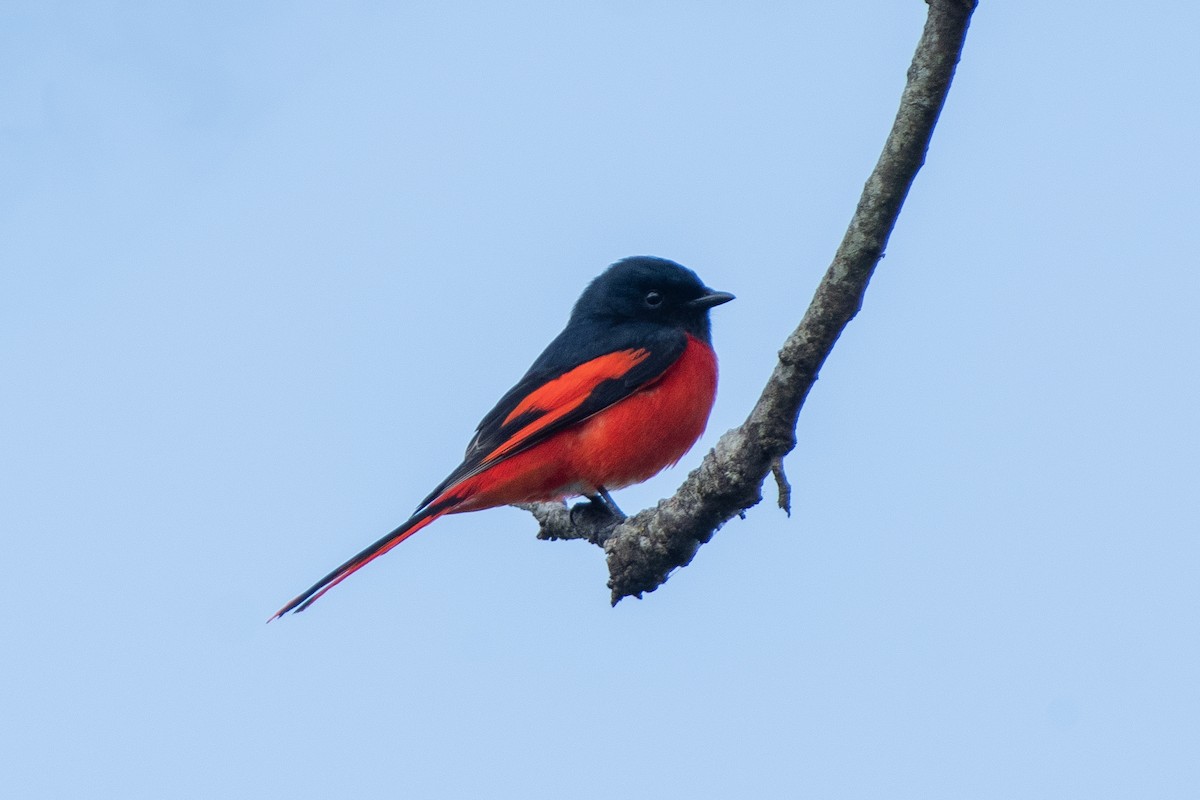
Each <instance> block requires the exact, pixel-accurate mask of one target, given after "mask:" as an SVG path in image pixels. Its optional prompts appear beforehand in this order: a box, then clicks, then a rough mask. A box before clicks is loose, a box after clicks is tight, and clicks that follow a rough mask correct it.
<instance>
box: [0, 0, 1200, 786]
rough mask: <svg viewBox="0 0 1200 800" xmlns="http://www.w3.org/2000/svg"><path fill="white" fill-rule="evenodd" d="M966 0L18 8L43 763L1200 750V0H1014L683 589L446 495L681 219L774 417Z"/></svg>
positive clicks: (2, 105) (213, 776)
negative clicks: (418, 507) (460, 507)
mask: <svg viewBox="0 0 1200 800" xmlns="http://www.w3.org/2000/svg"><path fill="white" fill-rule="evenodd" d="M924 17H925V6H924V4H923V3H921V2H919V1H918V0H886V2H874V3H866V4H862V3H857V4H839V3H829V2H821V3H817V2H788V3H784V2H778V3H732V2H729V3H680V2H672V3H666V2H637V3H632V2H616V3H607V2H606V3H536V4H535V3H521V2H516V3H486V4H485V3H453V2H443V3H432V2H430V3H394V4H393V3H368V2H348V3H340V4H314V3H263V4H259V3H244V2H238V3H232V2H229V3H226V2H221V3H217V2H213V3H194V4H182V3H148V2H142V3H134V2H91V3H69V2H45V1H44V0H38V2H22V1H21V0H9V1H8V2H5V3H4V4H3V6H2V8H0V419H2V424H0V532H2V534H3V539H2V543H3V550H2V562H0V563H2V564H3V570H4V574H5V576H6V588H7V592H6V601H5V602H4V604H3V607H2V610H0V639H2V641H3V643H4V656H3V658H2V659H0V718H2V720H3V721H2V722H0V780H2V781H3V783H4V785H5V787H6V790H5V793H11V796H12V797H20V798H124V799H130V798H164V797H189V798H192V797H194V798H273V797H280V798H283V797H286V798H319V797H321V798H323V797H352V796H363V797H412V798H435V799H436V798H468V797H470V798H477V797H480V798H482V797H486V798H522V799H523V800H536V799H537V798H572V800H574V799H576V798H578V799H579V800H591V798H614V797H630V798H632V797H656V798H693V799H694V798H730V797H752V798H758V797H764V798H776V797H779V798H790V797H827V798H881V797H887V798H1015V797H1020V798H1056V799H1057V798H1128V797H1153V798H1195V797H1197V796H1200V758H1197V753H1198V752H1200V722H1198V720H1200V466H1198V464H1200V456H1198V454H1200V426H1198V424H1197V421H1196V409H1197V406H1198V405H1200V377H1198V374H1197V356H1196V352H1197V346H1198V345H1200V315H1198V313H1197V303H1198V302H1200V271H1198V270H1197V262H1198V256H1197V249H1198V246H1197V243H1196V231H1197V220H1200V194H1198V193H1197V188H1196V187H1197V185H1198V184H1200V159H1198V156H1197V141H1200V115H1198V112H1197V109H1200V49H1198V48H1197V46H1196V42H1195V32H1196V30H1197V29H1198V28H1200V7H1198V6H1196V5H1195V4H1188V3H1183V4H1179V3H1177V4H1174V5H1170V6H1169V7H1168V6H1161V5H1154V6H1147V7H1144V8H1143V7H1139V6H1136V5H1130V4H1128V3H1116V2H1098V3H1090V4H1088V5H1087V8H1086V9H1081V8H1080V7H1078V6H1073V5H1072V4H1066V3H1061V4H1056V3H1050V4H1047V3H1034V2H1021V1H1020V0H1008V1H1007V2H998V1H996V0H990V1H989V0H985V2H984V3H983V5H982V8H981V9H980V10H979V11H978V13H977V14H976V18H975V21H974V25H973V28H972V31H971V34H970V36H969V38H968V41H967V48H966V53H965V58H964V61H963V63H962V65H961V66H960V68H959V72H958V77H957V79H956V81H955V85H954V88H953V90H952V92H951V96H950V101H949V104H948V105H947V108H946V110H945V113H944V114H943V116H942V120H941V123H940V126H939V128H938V130H937V132H936V135H935V137H934V144H933V148H932V150H931V152H930V154H929V158H928V163H927V165H926V167H925V169H924V170H923V171H922V172H921V174H920V175H919V176H918V179H917V183H916V186H915V189H914V191H913V192H912V194H911V196H910V197H909V201H908V204H907V206H906V207H905V209H904V212H903V214H902V216H901V219H900V222H899V225H898V227H897V229H896V232H895V235H894V236H893V237H892V240H891V244H890V247H889V249H888V252H887V257H886V259H884V261H883V262H882V264H881V265H880V269H879V272H878V274H877V276H876V279H875V281H874V282H873V283H872V285H871V288H870V291H869V292H868V295H867V299H866V304H865V307H864V309H863V311H862V313H861V314H860V315H859V318H858V319H856V320H855V321H854V322H853V323H852V325H851V327H850V328H849V330H848V331H847V332H846V334H845V335H844V336H843V337H842V340H841V341H840V342H839V343H838V346H837V348H836V349H835V350H834V353H833V356H832V358H831V360H830V362H829V363H828V364H827V366H826V368H825V370H824V371H823V372H822V375H821V380H820V381H819V383H818V384H817V386H816V387H815V389H814V391H813V393H812V395H811V398H810V400H809V403H808V405H807V407H806V408H805V410H804V412H803V414H802V416H801V420H800V426H799V431H798V436H799V446H798V447H797V448H796V450H795V452H794V453H793V454H792V455H791V456H790V457H789V458H788V461H787V465H788V469H789V473H790V476H791V479H792V481H793V483H794V486H795V495H794V511H793V515H792V517H791V518H790V519H788V518H787V517H785V516H784V515H783V514H782V512H780V511H779V510H778V509H776V508H774V506H773V502H771V500H772V498H771V496H770V495H768V501H767V502H764V503H763V504H761V505H760V506H759V507H757V508H755V509H753V510H752V511H751V512H750V513H749V514H748V515H747V518H746V520H745V521H738V520H735V521H733V522H732V523H731V524H729V525H728V526H726V527H725V528H724V529H723V530H722V531H721V532H720V533H719V534H718V535H717V537H716V538H715V539H714V541H713V542H712V543H711V544H710V545H708V546H706V547H704V548H703V549H702V550H701V551H700V553H699V555H698V557H697V558H696V560H695V562H694V563H693V564H692V565H691V566H690V567H688V568H687V569H684V570H681V571H678V572H676V573H675V574H674V575H673V577H672V578H671V580H670V581H669V582H668V583H667V584H666V585H665V586H664V587H663V588H662V589H660V590H659V591H658V592H655V593H654V594H652V595H649V596H647V598H646V599H644V600H642V601H626V602H623V603H621V604H620V605H619V606H618V607H617V608H615V609H612V608H609V605H608V593H607V590H606V588H605V585H604V582H605V578H606V572H605V568H604V563H603V558H602V554H601V553H600V551H598V550H596V549H595V548H592V547H589V546H587V545H584V544H581V543H578V542H571V543H545V542H539V541H537V540H536V539H535V538H534V531H535V525H534V524H533V522H532V519H531V518H530V517H528V516H527V515H525V514H523V513H521V512H518V511H515V510H511V509H502V510H495V511H489V512H484V513H479V514H472V515H464V516H460V517H454V518H449V519H445V520H442V521H439V522H438V523H437V524H435V525H434V526H432V527H431V528H429V529H428V530H426V531H424V532H422V533H421V534H420V535H418V536H417V537H415V538H414V539H412V540H410V541H409V542H407V543H405V544H404V545H403V546H402V547H401V548H399V549H397V550H395V551H393V552H392V553H390V554H389V555H388V556H387V557H385V558H383V559H381V560H380V561H377V562H375V563H374V564H372V565H371V566H370V567H369V568H367V569H365V570H363V571H362V572H361V573H359V574H357V575H355V576H354V578H352V579H351V580H349V581H347V582H346V583H344V584H342V585H341V586H339V587H338V588H337V589H336V590H334V591H333V592H331V593H330V594H329V595H327V596H326V597H325V598H324V599H323V600H322V601H321V602H320V603H319V604H317V605H316V606H314V607H313V609H312V610H311V611H309V612H307V613H305V614H302V615H300V616H297V617H291V618H288V619H285V620H283V621H282V622H279V623H274V624H272V625H265V624H264V621H265V620H266V618H267V617H268V616H269V615H270V614H271V613H272V612H273V611H275V609H277V608H278V607H279V606H280V605H281V604H282V603H283V602H284V601H286V600H287V599H289V598H291V597H292V596H293V595H295V594H296V593H297V592H299V591H300V590H302V589H304V588H305V587H307V586H308V585H309V584H310V583H311V582H312V581H313V580H315V579H316V578H318V577H320V576H321V575H323V574H324V573H325V572H326V571H327V570H328V569H330V568H332V567H333V566H335V565H336V564H338V563H340V562H341V561H342V560H343V559H344V558H346V557H348V556H349V555H351V554H353V553H354V552H356V551H357V550H358V549H359V548H360V547H362V546H364V545H365V544H367V543H368V542H370V541H373V540H374V539H375V538H377V537H378V536H379V535H381V534H382V533H384V532H386V531H387V530H389V529H391V528H392V527H393V526H394V525H396V524H398V523H399V522H400V521H401V520H403V519H404V517H405V516H406V515H407V513H408V512H409V511H410V510H411V509H412V507H413V506H414V505H415V504H416V503H417V502H418V501H419V500H420V499H421V498H422V497H424V495H425V493H426V492H427V491H428V490H429V489H430V488H432V486H433V485H435V484H436V483H437V482H438V481H439V480H440V479H441V478H442V477H443V476H444V475H445V474H446V473H447V472H448V471H449V470H450V469H451V468H452V467H453V466H454V465H455V464H456V463H457V461H458V459H459V457H460V455H461V453H462V449H463V447H464V446H465V445H466V442H467V440H468V439H469V437H470V434H471V431H472V429H473V427H474V425H475V423H476V422H477V421H478V419H479V418H480V416H482V414H483V413H484V412H486V411H487V410H488V408H490V406H491V405H492V403H493V402H494V401H495V400H496V399H497V398H498V397H499V396H500V394H501V393H503V392H504V391H505V390H506V389H507V388H508V387H509V386H510V385H511V383H512V382H513V381H514V380H515V379H516V378H517V377H518V376H519V375H520V374H521V373H522V372H523V371H524V369H525V367H526V366H527V365H528V364H529V362H530V361H531V360H532V359H533V358H534V357H535V356H536V355H537V353H538V352H539V351H540V350H541V348H542V346H543V345H544V344H545V343H546V342H548V341H549V340H550V338H551V337H552V336H553V335H554V334H556V333H557V332H558V330H559V329H560V327H561V325H562V323H563V322H564V321H565V318H566V314H567V311H568V309H569V306H570V304H571V303H572V302H573V301H574V299H575V297H576V296H577V295H578V293H579V291H580V290H581V289H582V287H583V286H584V284H585V283H586V282H587V281H588V280H589V279H590V278H591V277H593V276H594V275H595V274H596V273H598V272H599V271H600V270H601V269H602V268H603V267H604V266H605V265H606V264H608V263H609V262H611V261H614V260H616V259H618V258H620V257H623V256H627V255H631V254H641V253H648V254H655V255H661V256H665V257H669V258H673V259H675V260H678V261H680V262H682V263H684V264H686V265H688V266H690V267H692V268H694V269H695V270H697V271H698V272H699V273H700V275H701V276H702V277H703V278H704V279H705V280H706V281H707V282H708V283H709V284H710V285H711V286H714V287H717V288H719V289H725V290H728V291H731V292H734V293H735V294H737V296H738V299H737V301H736V302H734V303H731V304H729V305H726V306H722V307H720V308H718V309H716V310H715V311H714V314H713V317H714V333H715V340H716V345H717V349H718V352H719V354H720V358H721V364H722V383H721V389H720V394H719V398H718V401H717V405H716V408H715V410H714V412H713V417H712V421H711V423H710V426H709V431H708V433H707V434H706V435H705V437H704V438H703V439H702V441H701V444H700V445H698V446H697V448H696V449H695V450H694V451H693V452H692V453H690V454H689V455H688V456H686V457H685V458H684V460H683V462H682V464H681V465H680V467H679V468H678V469H676V470H674V471H672V472H668V473H665V474H663V475H662V476H660V477H658V478H657V479H655V480H653V481H651V482H650V483H649V484H646V485H644V486H641V487H637V488H634V489H629V490H626V491H624V492H621V493H619V495H618V498H617V499H618V501H619V502H620V503H621V504H622V505H623V506H624V507H625V508H626V509H627V510H632V509H636V508H639V507H644V506H645V505H648V504H650V503H652V502H654V501H655V499H657V498H658V497H661V496H664V495H665V494H668V493H670V492H671V491H673V489H674V487H675V486H676V485H677V484H678V482H679V481H680V480H681V479H682V477H683V475H684V474H685V470H686V469H690V468H691V467H694V466H695V465H696V464H697V463H698V462H699V459H700V458H701V456H702V454H703V452H704V451H705V450H706V449H707V448H708V447H710V446H711V445H712V443H713V442H714V441H715V440H716V437H717V436H718V435H719V434H720V433H721V432H722V431H724V430H727V429H728V428H730V427H732V426H734V425H736V424H737V423H739V422H740V421H741V420H742V419H743V418H744V416H745V414H746V413H747V411H748V410H749V408H750V406H751V405H752V403H753V401H754V398H755V397H756V396H757V394H758V392H759V391H760V388H761V386H762V384H763V382H764V381H765V379H766V376H767V375H768V373H769V371H770V368H771V364H772V361H773V359H774V354H775V351H776V349H777V348H778V346H779V344H780V343H781V342H782V340H783V338H784V337H785V336H786V334H787V333H788V332H789V331H790V330H791V329H792V328H793V327H794V325H795V324H796V322H797V321H798V320H799V318H800V315H801V313H802V312H803V309H804V307H805V305H806V304H807V302H808V299H809V297H810V296H811V294H812V291H813V288H814V287H815V286H816V283H817V280H818V278H819V276H820V275H821V273H822V272H823V271H824V269H825V267H826V266H827V264H828V263H829V260H830V257H831V255H832V253H833V250H834V247H835V246H836V244H837V242H838V240H839V239H840V237H841V235H842V232H843V230H844V228H845V225H846V222H847V221H848V220H849V217H850V214H851V212H852V211H853V208H854V204H855V201H856V199H857V196H858V192H859V190H860V188H861V187H862V184H863V181H864V180H865V178H866V176H867V173H868V171H869V169H870V167H871V165H872V164H873V163H874V161H875V159H876V157H877V155H878V152H879V149H880V146H881V144H882V142H883V138H884V135H885V134H886V132H887V129H888V126H889V125H890V122H891V119H892V116H893V114H894V112H895V107H896V101H897V99H898V97H899V93H900V89H901V87H902V85H903V79H904V73H905V70H906V69H907V66H908V63H909V58H910V56H911V54H912V50H913V48H914V46H915V44H916V41H917V38H918V35H919V32H920V29H921V26H922V23H923V21H924Z"/></svg>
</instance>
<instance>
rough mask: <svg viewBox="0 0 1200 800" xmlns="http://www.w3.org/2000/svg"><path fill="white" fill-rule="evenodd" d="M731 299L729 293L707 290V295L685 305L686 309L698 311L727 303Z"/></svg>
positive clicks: (731, 296)
mask: <svg viewBox="0 0 1200 800" xmlns="http://www.w3.org/2000/svg"><path fill="white" fill-rule="evenodd" d="M732 299H733V295H731V294H730V293H729V292H714V291H713V290H712V289H709V290H708V294H704V295H701V296H699V297H697V298H696V299H695V300H692V301H691V302H689V303H688V304H687V307H688V308H693V309H696V310H697V311H700V310H705V309H709V308H712V307H713V306H719V305H721V304H722V303H728V302H729V301H730V300H732Z"/></svg>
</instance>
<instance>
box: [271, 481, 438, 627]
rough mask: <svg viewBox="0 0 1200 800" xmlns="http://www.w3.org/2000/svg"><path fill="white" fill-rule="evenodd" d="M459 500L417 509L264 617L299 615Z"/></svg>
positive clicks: (273, 619) (277, 617) (275, 617)
mask: <svg viewBox="0 0 1200 800" xmlns="http://www.w3.org/2000/svg"><path fill="white" fill-rule="evenodd" d="M460 499H461V498H458V497H450V498H445V499H441V498H439V502H435V503H432V504H430V505H428V506H426V507H425V508H423V509H421V511H419V512H417V513H416V514H413V515H412V516H411V517H410V518H409V519H408V521H407V522H405V523H404V524H403V525H401V526H400V527H399V528H396V530H394V531H392V532H391V533H389V534H388V535H387V536H384V537H383V538H382V539H380V540H379V541H377V542H375V543H374V544H372V545H371V546H370V547H367V548H366V549H365V550H363V551H362V552H361V553H359V554H358V555H356V556H354V558H352V559H350V560H349V561H347V562H346V563H345V564H342V565H341V566H340V567H338V568H337V569H335V570H334V571H333V572H331V573H329V574H328V575H326V576H325V577H324V578H321V580H319V581H317V582H316V583H314V584H313V585H312V586H311V587H309V589H308V591H306V592H304V593H303V594H301V595H298V596H296V597H295V598H293V599H292V600H291V602H289V603H288V604H287V605H286V606H284V607H283V608H281V609H279V610H278V611H276V612H275V615H274V616H272V617H271V618H270V619H269V620H267V622H274V621H275V620H277V619H279V618H280V617H282V616H283V615H284V614H287V613H288V612H290V611H295V612H296V613H297V614H299V613H300V612H301V611H303V610H304V609H306V608H308V607H309V606H311V605H312V604H313V603H315V602H317V601H318V600H320V599H321V596H322V595H323V594H325V593H326V592H328V591H329V590H330V589H332V588H333V587H335V586H337V585H338V584H339V583H341V582H342V581H344V580H346V578H349V577H350V576H351V575H353V574H354V573H355V572H358V571H359V570H360V569H362V568H363V567H365V566H366V565H367V564H370V563H371V562H372V561H374V560H375V559H377V558H379V557H380V556H381V555H383V554H384V553H386V552H387V551H388V550H391V549H392V548H393V547H395V546H396V545H398V544H400V543H401V542H403V541H404V540H405V539H407V538H408V537H410V536H412V535H413V534H414V533H416V532H417V531H419V530H421V529H422V528H424V527H425V526H426V525H428V524H429V523H431V522H433V521H434V520H435V519H437V518H438V517H440V516H442V515H443V514H446V513H449V512H450V511H452V510H453V509H454V506H455V505H457V504H458V503H459V501H460Z"/></svg>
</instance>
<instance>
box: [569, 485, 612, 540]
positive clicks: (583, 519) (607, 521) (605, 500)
mask: <svg viewBox="0 0 1200 800" xmlns="http://www.w3.org/2000/svg"><path fill="white" fill-rule="evenodd" d="M570 519H571V524H572V525H573V526H575V528H577V529H580V530H581V531H583V532H585V533H586V534H587V539H588V541H590V542H592V543H593V544H598V545H600V546H601V547H603V546H604V541H605V540H606V539H608V537H609V535H610V534H611V533H612V532H613V529H614V528H616V527H617V526H618V525H620V524H621V523H622V522H624V521H625V513H624V512H623V511H621V509H620V508H618V507H617V504H616V503H614V502H613V499H612V497H611V496H609V494H608V492H607V491H606V490H605V489H603V488H601V489H600V491H599V492H598V493H597V494H592V495H587V500H585V501H583V502H581V503H576V504H575V505H573V506H571V514H570Z"/></svg>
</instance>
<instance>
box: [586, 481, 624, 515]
mask: <svg viewBox="0 0 1200 800" xmlns="http://www.w3.org/2000/svg"><path fill="white" fill-rule="evenodd" d="M597 496H598V497H599V499H598V500H597ZM588 500H591V501H592V502H593V503H595V502H600V503H603V504H604V506H605V508H607V509H608V511H609V513H610V514H612V515H613V516H614V517H616V518H617V519H619V520H621V521H622V522H624V521H625V512H624V511H622V510H621V509H620V508H618V507H617V504H616V502H615V501H614V500H613V499H612V495H611V494H609V493H608V489H605V488H604V487H603V486H601V487H599V489H597V490H596V495H592V496H590V497H588Z"/></svg>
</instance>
